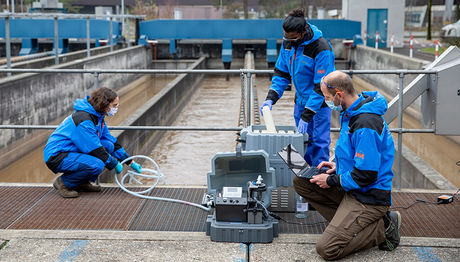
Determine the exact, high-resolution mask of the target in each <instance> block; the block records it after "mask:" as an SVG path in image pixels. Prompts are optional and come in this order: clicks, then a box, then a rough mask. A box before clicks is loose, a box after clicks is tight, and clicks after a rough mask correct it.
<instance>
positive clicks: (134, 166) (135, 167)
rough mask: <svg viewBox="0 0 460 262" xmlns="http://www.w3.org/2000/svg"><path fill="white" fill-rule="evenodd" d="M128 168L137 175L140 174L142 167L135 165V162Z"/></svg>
mask: <svg viewBox="0 0 460 262" xmlns="http://www.w3.org/2000/svg"><path fill="white" fill-rule="evenodd" d="M129 167H131V168H132V169H133V170H134V171H136V172H137V173H139V174H140V173H141V170H142V166H141V165H139V164H138V163H136V162H134V161H133V163H131V165H130V166H129Z"/></svg>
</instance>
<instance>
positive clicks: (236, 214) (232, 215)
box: [215, 192, 248, 222]
mask: <svg viewBox="0 0 460 262" xmlns="http://www.w3.org/2000/svg"><path fill="white" fill-rule="evenodd" d="M247 205H248V193H247V192H243V193H242V195H241V197H222V195H221V194H218V196H217V197H216V203H215V206H216V221H226V222H247V215H246V213H245V212H244V210H245V209H246V208H247Z"/></svg>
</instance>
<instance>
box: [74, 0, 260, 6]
mask: <svg viewBox="0 0 460 262" xmlns="http://www.w3.org/2000/svg"><path fill="white" fill-rule="evenodd" d="M153 2H154V3H155V4H156V5H157V6H161V5H168V4H171V3H174V4H175V5H214V0H155V1H153ZM237 2H243V0H237ZM72 5H86V6H115V5H121V0H77V1H75V2H72ZM124 5H125V6H130V5H136V0H124ZM248 5H249V6H257V5H259V0H248Z"/></svg>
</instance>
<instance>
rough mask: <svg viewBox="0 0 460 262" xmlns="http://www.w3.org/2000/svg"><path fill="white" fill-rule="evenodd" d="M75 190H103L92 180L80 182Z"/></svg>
mask: <svg viewBox="0 0 460 262" xmlns="http://www.w3.org/2000/svg"><path fill="white" fill-rule="evenodd" d="M74 190H75V191H79V192H81V191H83V192H99V191H101V190H102V187H101V186H100V185H93V184H91V182H89V181H86V182H84V183H83V184H80V185H78V186H76V187H75V188H74Z"/></svg>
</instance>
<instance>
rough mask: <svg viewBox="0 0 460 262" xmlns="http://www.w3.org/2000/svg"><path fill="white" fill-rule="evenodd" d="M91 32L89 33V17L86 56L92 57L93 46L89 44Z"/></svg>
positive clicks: (87, 21) (87, 20)
mask: <svg viewBox="0 0 460 262" xmlns="http://www.w3.org/2000/svg"><path fill="white" fill-rule="evenodd" d="M89 39H90V33H89V17H88V18H87V19H86V57H88V58H89V57H91V51H90V49H91V46H90V44H89Z"/></svg>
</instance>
